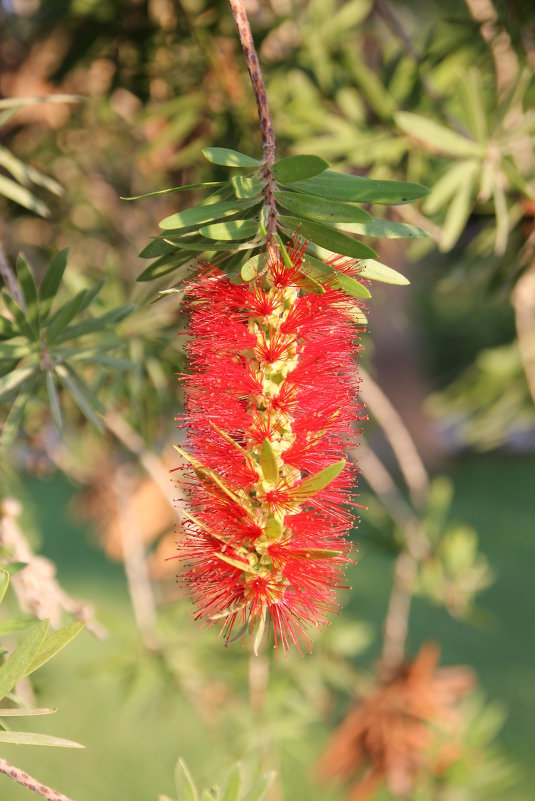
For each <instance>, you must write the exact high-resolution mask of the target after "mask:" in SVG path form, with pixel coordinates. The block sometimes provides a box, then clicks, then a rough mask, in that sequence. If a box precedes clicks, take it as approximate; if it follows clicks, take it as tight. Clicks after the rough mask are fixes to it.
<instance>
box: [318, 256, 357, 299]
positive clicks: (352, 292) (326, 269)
mask: <svg viewBox="0 0 535 801" xmlns="http://www.w3.org/2000/svg"><path fill="white" fill-rule="evenodd" d="M303 272H304V273H305V274H309V273H310V274H311V275H312V276H313V277H314V278H315V279H316V281H319V282H320V283H322V284H325V285H326V286H327V285H328V286H331V287H333V289H341V290H342V292H345V293H346V295H349V297H351V298H359V299H365V298H369V297H371V295H370V292H369V290H368V288H367V287H366V286H364V284H362V283H361V282H360V281H358V280H357V278H353V277H352V276H350V275H347V274H346V273H343V272H341V271H340V270H335V269H334V268H333V267H331V266H330V265H328V264H324V263H323V262H321V261H319V260H318V259H316V258H314V257H313V256H310V255H309V254H308V253H307V255H306V257H305V261H304V262H303Z"/></svg>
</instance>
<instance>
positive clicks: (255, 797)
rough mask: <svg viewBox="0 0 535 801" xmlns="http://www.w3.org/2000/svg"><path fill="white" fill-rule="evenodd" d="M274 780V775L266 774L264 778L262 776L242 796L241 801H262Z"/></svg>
mask: <svg viewBox="0 0 535 801" xmlns="http://www.w3.org/2000/svg"><path fill="white" fill-rule="evenodd" d="M274 779H275V773H268V774H266V776H263V777H262V778H261V779H259V780H258V781H257V782H256V783H255V784H254V785H253V786H252V788H251V789H250V790H249V792H248V793H246V794H245V795H244V796H243V801H264V799H265V797H266V794H267V791H268V790H269V788H270V787H271V785H272V784H273V780H274Z"/></svg>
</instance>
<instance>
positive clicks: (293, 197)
mask: <svg viewBox="0 0 535 801" xmlns="http://www.w3.org/2000/svg"><path fill="white" fill-rule="evenodd" d="M275 199H276V201H277V203H280V204H281V206H284V207H285V208H287V209H289V210H290V211H291V212H293V213H294V214H295V215H296V216H297V217H306V218H307V219H309V220H317V221H318V222H325V223H333V222H336V223H342V222H366V221H367V220H371V219H372V216H371V214H369V213H368V212H367V211H365V209H361V208H360V207H359V206H351V205H349V204H348V203H338V202H336V201H335V200H324V199H323V198H318V197H317V196H315V195H304V194H300V193H298V192H285V191H283V190H280V191H278V192H275Z"/></svg>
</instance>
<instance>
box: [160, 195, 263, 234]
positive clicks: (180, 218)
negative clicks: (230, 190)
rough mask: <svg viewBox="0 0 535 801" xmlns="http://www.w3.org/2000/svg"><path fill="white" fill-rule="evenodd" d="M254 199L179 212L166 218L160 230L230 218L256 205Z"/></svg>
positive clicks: (177, 228)
mask: <svg viewBox="0 0 535 801" xmlns="http://www.w3.org/2000/svg"><path fill="white" fill-rule="evenodd" d="M254 202H255V201H254V199H249V200H237V199H236V200H231V201H228V202H226V203H208V204H206V205H202V206H194V207H193V208H191V209H185V210H184V211H178V212H176V213H175V214H171V215H170V216H169V217H165V219H163V220H162V221H161V222H160V228H163V229H164V230H166V231H167V230H171V229H174V230H180V229H181V228H186V227H187V226H196V227H198V226H199V225H200V224H202V223H205V222H210V221H211V220H218V219H221V217H228V216H230V215H232V214H238V213H239V212H240V211H241V210H242V209H246V208H249V207H250V206H252V205H254Z"/></svg>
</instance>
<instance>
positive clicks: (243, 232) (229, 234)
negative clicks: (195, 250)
mask: <svg viewBox="0 0 535 801" xmlns="http://www.w3.org/2000/svg"><path fill="white" fill-rule="evenodd" d="M199 233H200V234H201V235H202V236H205V237H206V238H207V239H216V240H223V241H229V240H234V239H249V238H250V237H253V236H256V234H257V233H258V220H233V221H232V222H228V223H215V224H214V225H207V226H206V227H205V228H201V229H200V230H199Z"/></svg>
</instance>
